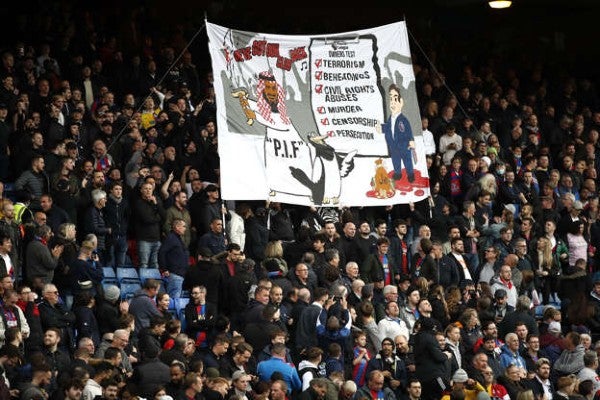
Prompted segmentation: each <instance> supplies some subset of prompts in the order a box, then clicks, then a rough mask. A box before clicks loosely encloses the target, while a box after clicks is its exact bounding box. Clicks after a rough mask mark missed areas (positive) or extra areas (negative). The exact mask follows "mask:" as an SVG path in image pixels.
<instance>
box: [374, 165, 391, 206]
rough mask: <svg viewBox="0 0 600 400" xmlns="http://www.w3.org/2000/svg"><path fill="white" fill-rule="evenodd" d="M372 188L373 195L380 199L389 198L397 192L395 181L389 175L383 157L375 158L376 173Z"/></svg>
mask: <svg viewBox="0 0 600 400" xmlns="http://www.w3.org/2000/svg"><path fill="white" fill-rule="evenodd" d="M371 188H372V190H373V195H374V196H375V197H377V198H378V199H389V198H390V197H394V195H395V194H396V189H395V188H394V181H393V180H392V179H391V178H390V177H389V174H388V171H387V170H386V169H385V165H384V161H383V159H382V158H378V159H377V160H375V175H374V176H373V178H371Z"/></svg>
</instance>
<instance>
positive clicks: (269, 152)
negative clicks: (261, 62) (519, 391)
mask: <svg viewBox="0 0 600 400" xmlns="http://www.w3.org/2000/svg"><path fill="white" fill-rule="evenodd" d="M232 96H233V97H236V98H238V100H239V102H240V106H241V107H242V110H243V111H244V114H245V115H246V118H247V121H246V122H247V123H248V125H252V124H254V121H257V122H258V123H260V124H261V125H264V126H265V127H266V135H265V168H266V170H267V181H268V185H269V196H270V197H274V196H275V195H276V194H277V193H284V194H289V195H296V196H307V197H310V198H311V201H312V202H313V203H314V204H317V205H321V204H329V203H334V202H337V201H338V198H339V186H340V184H337V185H333V186H332V187H333V189H332V190H328V191H327V193H326V190H325V186H323V185H327V180H330V181H331V179H334V180H335V178H333V176H331V177H329V176H327V175H329V174H331V173H332V172H333V171H332V168H325V166H326V164H327V163H326V162H323V160H324V159H325V158H323V156H322V155H323V154H328V152H331V154H334V155H336V157H333V158H332V159H331V160H337V159H338V158H337V156H338V155H337V153H336V152H335V150H334V149H333V148H332V147H331V146H328V145H327V144H325V143H324V142H323V141H322V139H321V140H320V141H319V140H316V141H314V140H313V141H311V143H310V146H309V144H308V143H306V141H305V140H304V139H303V138H302V137H301V136H300V135H299V134H298V131H297V130H296V128H295V127H294V125H293V123H292V121H291V120H290V117H289V116H288V113H287V107H286V104H285V90H284V88H283V87H282V86H281V85H280V84H279V83H277V81H276V80H275V76H274V75H273V73H272V72H270V71H265V72H261V73H260V74H259V75H258V83H257V87H256V96H257V98H256V100H251V99H250V98H249V95H248V91H247V90H246V89H244V88H241V89H237V90H234V91H233V92H232ZM311 147H312V149H313V150H312V151H313V152H314V153H315V154H316V156H315V157H313V156H312V155H311ZM326 147H329V149H330V150H327V151H325V150H324V148H326ZM355 154H356V152H354V153H349V154H348V155H346V157H344V158H343V160H342V162H338V161H336V162H337V163H338V167H337V169H336V171H337V172H335V175H336V176H337V180H340V182H341V177H344V176H347V174H348V173H349V172H350V171H351V169H352V168H349V167H348V166H345V167H343V165H342V164H343V161H344V160H345V164H344V165H349V164H353V157H354V155H355ZM327 157H329V156H327ZM318 160H320V161H318ZM331 160H330V161H331ZM327 165H328V164H327ZM342 168H343V171H342ZM342 172H344V173H345V175H343V176H342ZM309 176H310V178H309ZM329 178H331V179H329ZM321 180H323V181H321ZM323 182H325V183H323ZM299 183H300V184H299Z"/></svg>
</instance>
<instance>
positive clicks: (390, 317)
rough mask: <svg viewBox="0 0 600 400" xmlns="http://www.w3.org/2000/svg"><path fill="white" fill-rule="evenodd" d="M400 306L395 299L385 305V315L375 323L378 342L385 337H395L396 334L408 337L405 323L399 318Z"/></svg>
mask: <svg viewBox="0 0 600 400" xmlns="http://www.w3.org/2000/svg"><path fill="white" fill-rule="evenodd" d="M399 315H400V307H398V303H397V302H395V301H390V302H388V303H387V304H386V306H385V317H384V318H383V319H382V320H381V321H379V323H378V324H377V329H378V330H379V334H378V337H379V342H382V341H383V339H385V338H392V339H393V338H395V337H396V336H398V335H404V336H405V337H409V332H408V328H407V327H406V323H405V322H404V321H403V320H402V319H400V318H399V317H398V316H399Z"/></svg>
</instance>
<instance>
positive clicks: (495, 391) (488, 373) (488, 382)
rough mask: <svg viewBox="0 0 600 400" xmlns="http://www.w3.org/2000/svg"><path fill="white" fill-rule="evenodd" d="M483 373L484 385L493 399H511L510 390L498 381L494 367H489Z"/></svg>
mask: <svg viewBox="0 0 600 400" xmlns="http://www.w3.org/2000/svg"><path fill="white" fill-rule="evenodd" d="M482 374H483V380H484V385H483V386H484V387H485V390H486V392H487V393H488V394H489V395H490V397H491V398H492V399H501V400H510V396H509V395H508V390H506V388H505V387H504V386H503V385H501V384H499V383H498V382H496V379H495V378H494V371H492V368H490V367H487V368H486V369H484V370H483V371H482Z"/></svg>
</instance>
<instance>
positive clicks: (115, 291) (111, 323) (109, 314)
mask: <svg viewBox="0 0 600 400" xmlns="http://www.w3.org/2000/svg"><path fill="white" fill-rule="evenodd" d="M120 298H121V290H120V289H119V287H118V286H117V285H112V284H111V285H105V286H104V296H103V297H101V298H98V299H97V300H96V319H97V320H98V330H99V331H100V336H101V337H102V336H104V334H106V333H108V332H114V331H115V330H117V329H119V317H120V315H121V310H120V307H121V306H120V302H119V299H120ZM125 305H127V307H128V306H129V304H128V303H127V302H125V303H124V306H125Z"/></svg>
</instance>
